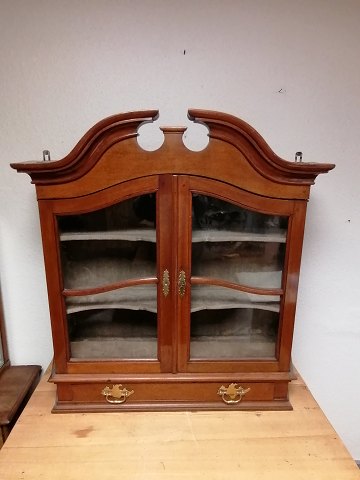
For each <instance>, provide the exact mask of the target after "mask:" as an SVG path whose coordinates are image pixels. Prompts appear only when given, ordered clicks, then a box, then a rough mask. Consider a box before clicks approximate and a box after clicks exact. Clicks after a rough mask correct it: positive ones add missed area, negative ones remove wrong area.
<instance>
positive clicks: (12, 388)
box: [0, 295, 41, 447]
mask: <svg viewBox="0 0 360 480" xmlns="http://www.w3.org/2000/svg"><path fill="white" fill-rule="evenodd" d="M0 337H1V343H0V447H1V445H2V444H3V443H4V442H5V440H6V439H7V437H8V435H9V433H10V431H11V429H12V428H13V426H14V425H15V422H16V420H17V419H18V417H19V415H20V413H21V412H22V410H23V409H24V407H25V405H26V403H27V401H28V400H29V398H30V396H31V394H32V392H33V391H34V389H35V387H36V385H37V384H38V382H39V379H40V372H41V368H40V367H39V366H37V365H20V366H11V365H10V360H9V355H8V349H7V342H6V332H5V324H4V317H3V311H2V303H1V295H0Z"/></svg>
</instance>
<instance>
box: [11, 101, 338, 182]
mask: <svg viewBox="0 0 360 480" xmlns="http://www.w3.org/2000/svg"><path fill="white" fill-rule="evenodd" d="M188 116H189V118H190V119H191V120H192V121H194V122H196V123H202V124H205V125H206V126H207V128H208V129H209V137H210V140H211V139H214V140H215V141H217V140H220V141H221V142H224V143H226V144H228V145H232V146H234V147H235V148H237V149H238V150H239V151H240V152H241V153H242V155H243V158H244V161H245V162H247V164H248V165H249V166H250V167H251V168H252V169H253V170H254V171H256V172H257V174H260V175H261V176H262V177H263V178H264V179H267V180H269V181H271V182H273V183H275V184H289V185H294V184H295V185H296V184H300V185H304V186H306V185H311V184H312V183H314V181H315V178H316V176H317V175H319V174H320V173H326V172H328V171H329V170H331V169H332V168H334V166H335V165H333V164H328V163H305V162H298V163H295V162H289V161H286V160H283V159H282V158H280V157H279V156H277V155H276V154H275V153H274V152H273V151H272V150H271V148H270V147H269V145H268V144H267V143H266V142H265V140H264V139H263V138H262V137H261V135H259V133H257V132H256V130H255V129H254V128H252V127H251V126H250V125H248V124H247V123H246V122H244V121H243V120H240V119H239V118H237V117H234V116H232V115H229V114H225V113H221V112H214V111H210V110H197V109H190V110H189V112H188ZM157 117H158V110H145V111H138V112H128V113H122V114H118V115H113V116H111V117H108V118H105V119H104V120H101V121H100V122H98V123H96V124H95V125H94V126H93V127H92V128H91V129H90V130H89V131H88V132H87V133H86V134H85V135H84V136H83V137H82V138H81V140H80V141H79V142H78V143H77V145H76V146H75V147H74V148H73V149H72V151H71V152H70V153H69V154H68V155H66V156H65V157H64V158H62V159H61V160H55V161H36V162H23V163H12V164H11V167H12V168H14V169H15V170H17V171H18V172H24V173H27V174H28V175H30V177H31V179H32V182H33V183H35V184H37V185H54V184H60V183H68V182H70V181H74V180H76V179H78V178H81V177H82V176H84V175H85V174H87V173H88V172H89V171H90V170H91V169H92V168H93V167H94V166H95V165H96V163H97V162H98V161H99V159H100V158H101V157H102V156H103V155H104V154H105V153H106V152H107V150H108V149H110V147H112V146H113V145H115V144H116V143H119V142H122V141H123V140H127V139H131V138H133V137H136V136H137V135H138V129H139V127H140V126H141V125H142V124H144V123H147V122H152V121H154V120H156V119H157ZM161 130H162V131H163V133H164V135H165V141H164V144H163V145H162V147H161V148H160V149H159V150H158V151H157V152H156V151H155V152H147V154H148V156H149V157H150V156H151V157H152V158H155V156H158V157H156V159H157V165H158V164H159V163H161V162H162V163H164V164H166V162H167V159H168V157H174V158H175V157H177V158H183V157H186V158H187V157H189V156H190V155H193V156H194V158H195V157H197V158H199V155H200V156H202V159H203V160H204V162H206V161H207V160H209V159H210V157H211V154H212V153H211V152H214V151H216V148H218V146H219V145H218V146H217V147H216V145H215V144H214V145H213V144H212V143H211V141H210V144H209V146H208V147H207V148H206V149H205V150H204V151H203V152H198V153H196V152H191V151H190V150H188V149H187V148H186V147H185V145H184V143H183V141H182V135H183V133H184V131H185V130H186V128H185V127H164V128H162V129H161ZM174 134H176V135H174ZM215 143H216V142H215ZM217 143H219V142H217ZM132 148H133V149H134V148H135V150H133V153H134V152H135V153H136V155H137V154H138V153H137V152H139V153H141V155H144V151H143V150H142V149H141V148H140V147H139V146H138V145H137V144H136V147H134V146H133V147H132ZM137 149H138V150H137ZM126 155H129V151H127V153H126ZM216 155H218V152H217V151H216ZM126 158H127V157H126ZM126 158H125V161H127V160H126ZM138 158H139V157H137V159H138ZM188 160H189V159H188ZM190 160H192V159H190ZM184 161H185V160H184ZM229 161H232V157H231V158H230V160H229ZM174 162H175V160H174ZM157 168H158V169H159V168H160V167H159V166H157ZM164 168H165V167H164ZM172 168H173V169H177V170H179V171H180V173H181V166H179V163H178V160H177V161H176V162H175V163H174V165H173V166H172ZM160 170H161V168H160ZM160 170H159V171H160ZM168 170H169V171H172V170H171V168H169V169H168ZM179 171H176V172H175V173H179ZM188 173H189V172H188Z"/></svg>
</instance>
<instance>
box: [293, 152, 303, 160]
mask: <svg viewBox="0 0 360 480" xmlns="http://www.w3.org/2000/svg"><path fill="white" fill-rule="evenodd" d="M302 156H303V153H302V152H296V153H295V162H302Z"/></svg>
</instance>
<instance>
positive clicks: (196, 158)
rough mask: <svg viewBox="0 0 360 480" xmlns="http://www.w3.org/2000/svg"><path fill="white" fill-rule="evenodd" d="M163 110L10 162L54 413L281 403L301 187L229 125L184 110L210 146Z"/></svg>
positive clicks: (295, 175)
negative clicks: (146, 134) (152, 140)
mask: <svg viewBox="0 0 360 480" xmlns="http://www.w3.org/2000/svg"><path fill="white" fill-rule="evenodd" d="M157 114H158V112H157V111H146V112H135V113H127V114H121V115H116V116H113V117H110V118H107V119H105V120H103V121H101V122H99V123H98V124H96V125H95V126H94V127H93V128H92V129H91V130H90V131H89V132H88V133H87V134H86V135H85V136H84V137H83V138H82V140H80V142H79V143H78V144H77V145H76V147H75V148H74V149H73V150H72V152H71V153H70V154H69V155H67V156H66V157H65V158H63V159H62V160H59V161H55V162H30V163H17V164H12V167H13V168H15V169H16V170H18V171H19V172H26V173H28V174H29V175H30V176H31V178H32V181H33V183H35V185H36V192H37V198H38V203H39V210H40V220H41V228H42V238H43V247H44V256H45V266H46V275H47V283H48V293H49V305H50V312H51V322H52V331H53V340H54V355H55V356H54V370H53V373H52V376H51V381H53V382H55V383H56V385H57V402H56V405H55V407H54V411H57V412H64V411H86V410H88V411H89V410H90V411H106V410H114V409H115V410H144V409H153V410H156V409H161V410H162V409H288V408H291V406H290V403H289V401H288V382H289V381H290V380H291V378H292V377H291V373H290V371H289V370H290V355H291V344H292V335H293V325H294V317H295V307H296V295H297V285H298V278H299V269H300V259H301V250H302V239H303V231H304V223H305V212H306V206H307V200H308V197H309V192H310V186H311V185H312V184H313V183H314V180H315V178H316V176H317V175H318V174H320V173H325V172H327V171H328V170H330V169H332V168H333V167H334V165H331V164H314V163H301V162H299V163H291V162H287V161H285V160H282V159H281V158H279V157H278V156H277V155H275V153H274V152H272V150H271V149H270V148H269V146H268V145H267V144H266V143H265V141H264V140H263V139H262V138H261V137H260V135H259V134H258V133H256V132H255V130H254V129H252V128H251V127H250V126H249V125H247V124H246V123H245V122H243V121H242V120H240V119H238V118H235V117H233V116H231V115H227V114H222V113H217V112H211V111H203V110H190V111H189V117H190V119H192V120H194V121H195V122H201V123H204V124H205V125H207V127H208V129H209V137H210V140H209V145H208V146H207V147H206V148H205V149H204V150H202V151H200V152H194V151H191V150H189V149H187V148H186V147H185V146H184V144H183V142H182V136H183V133H184V131H185V128H162V131H163V133H164V137H165V139H164V143H163V145H162V146H161V148H160V149H158V150H156V151H145V150H143V149H142V148H141V147H140V146H139V145H138V142H137V139H136V136H137V131H138V127H139V126H140V125H141V124H142V123H143V122H147V121H151V120H153V119H154V118H156V116H157Z"/></svg>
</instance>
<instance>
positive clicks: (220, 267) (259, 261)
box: [192, 241, 285, 288]
mask: <svg viewBox="0 0 360 480" xmlns="http://www.w3.org/2000/svg"><path fill="white" fill-rule="evenodd" d="M284 254H285V244H284V243H273V242H271V243H267V242H242V241H239V242H211V241H209V242H199V243H194V244H193V246H192V259H193V260H192V275H193V276H196V277H209V278H219V279H221V280H227V281H228V282H233V283H237V284H240V285H248V286H251V287H257V288H280V287H281V278H282V268H283V264H284Z"/></svg>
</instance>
